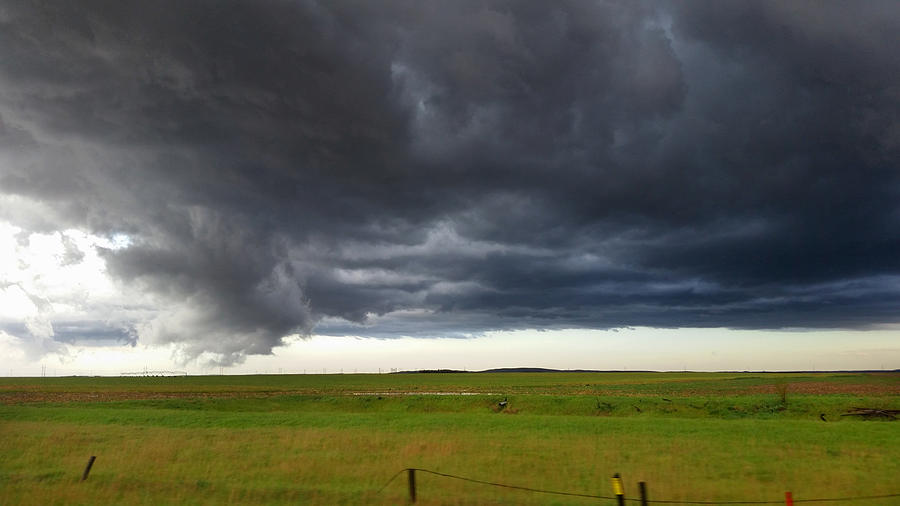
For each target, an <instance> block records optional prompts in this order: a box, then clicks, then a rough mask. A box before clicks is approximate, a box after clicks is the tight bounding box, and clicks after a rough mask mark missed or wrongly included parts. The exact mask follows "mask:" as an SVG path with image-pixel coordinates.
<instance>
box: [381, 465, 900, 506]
mask: <svg viewBox="0 0 900 506" xmlns="http://www.w3.org/2000/svg"><path fill="white" fill-rule="evenodd" d="M409 471H416V472H420V473H428V474H433V475H435V476H442V477H444V478H451V479H454V480H460V481H467V482H470V483H478V484H479V485H488V486H491V487H499V488H508V489H513V490H524V491H526V492H535V493H538V494H551V495H564V496H570V497H586V498H589V499H611V500H615V499H617V498H616V497H614V496H608V495H593V494H581V493H578V492H562V491H559V490H546V489H540V488H532V487H522V486H519V485H509V484H506V483H496V482H493V481H485V480H477V479H475V478H468V477H465V476H459V475H456V474H448V473H441V472H438V471H432V470H431V469H422V468H419V467H408V468H406V469H401V470H400V471H397V473H396V474H395V475H394V476H392V477H391V479H390V480H388V481H387V483H385V484H384V486H382V487H381V488H380V489H379V490H378V493H379V494H380V493H381V492H383V491H384V489H386V488H387V487H388V485H390V484H391V483H392V482H393V481H394V480H396V479H397V477H398V476H400V475H401V474H403V473H405V472H409ZM893 497H900V493H898V494H884V495H866V496H856V497H834V498H817V499H794V500H793V501H794V503H806V502H809V503H812V502H842V501H865V500H870V499H890V498H893ZM625 500H626V501H629V502H641V499H634V498H625ZM646 502H648V503H656V504H784V500H783V499H782V500H779V501H675V500H663V499H656V500H654V499H646Z"/></svg>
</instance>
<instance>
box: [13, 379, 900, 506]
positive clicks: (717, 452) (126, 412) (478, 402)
mask: <svg viewBox="0 0 900 506" xmlns="http://www.w3.org/2000/svg"><path fill="white" fill-rule="evenodd" d="M859 407H865V408H877V409H900V373H853V372H851V373H689V372H686V373H625V372H622V373H618V372H616V373H612V372H610V373H580V372H579V373H576V372H566V373H416V374H332V375H255V376H184V377H102V378H101V377H67V378H3V379H0V438H2V441H3V444H2V446H0V504H154V505H156V504H250V503H252V504H289V503H291V504H323V505H324V504H329V505H330V504H404V503H406V502H407V501H408V492H407V483H406V476H405V474H403V473H400V474H399V475H398V472H400V471H401V470H403V469H405V468H410V467H415V468H422V469H430V470H434V471H438V472H441V473H447V474H452V475H458V476H463V477H469V478H473V479H476V480H483V481H490V482H497V483H503V484H508V485H514V486H521V487H529V488H535V489H542V490H551V491H561V492H569V493H576V494H585V495H602V496H609V495H612V489H611V486H610V480H609V478H610V476H611V475H612V474H613V473H621V475H622V477H623V479H624V484H625V492H626V495H627V496H628V497H629V498H635V497H637V483H638V482H639V481H644V482H646V483H647V485H648V491H649V497H650V499H651V500H670V501H709V502H713V503H715V502H726V501H775V502H778V501H781V500H783V497H784V492H785V491H792V493H793V496H794V498H795V499H801V500H802V499H817V498H846V497H860V496H876V495H888V494H900V484H898V482H897V479H896V477H897V476H900V422H896V421H891V420H890V419H889V418H886V417H876V418H874V419H866V418H864V417H860V416H846V413H848V412H850V411H851V410H853V409H854V408H859ZM91 455H95V456H96V457H97V459H96V462H95V464H94V466H93V468H92V469H91V472H90V475H89V477H88V479H87V480H86V481H83V482H82V481H81V477H82V472H83V471H84V467H85V464H86V463H87V460H88V457H89V456H91ZM392 478H394V479H393V480H392ZM385 485H386V486H385ZM417 499H418V501H417V504H613V501H609V500H598V499H591V498H584V497H576V496H564V495H554V494H543V493H537V492H528V491H522V490H515V489H509V488H501V487H493V486H488V485H483V484H478V483H472V482H466V481H462V480H457V479H453V478H447V477H442V476H436V475H431V474H427V473H421V472H420V473H417ZM845 503H853V504H857V503H858V504H866V505H873V506H874V505H888V504H893V505H896V504H900V497H892V498H882V499H868V500H858V501H849V500H843V501H838V502H832V503H830V504H845ZM825 504H829V503H825Z"/></svg>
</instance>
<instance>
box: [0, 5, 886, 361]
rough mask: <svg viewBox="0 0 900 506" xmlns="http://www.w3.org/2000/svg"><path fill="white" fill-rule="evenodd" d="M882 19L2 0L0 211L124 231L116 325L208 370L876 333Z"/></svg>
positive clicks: (694, 8)
mask: <svg viewBox="0 0 900 506" xmlns="http://www.w3.org/2000/svg"><path fill="white" fill-rule="evenodd" d="M898 31H900V6H898V4H897V3H896V2H893V1H884V2H877V1H872V2H861V3H855V4H852V5H851V4H847V3H842V2H825V3H823V2H808V3H806V2H788V3H785V2H775V1H773V2H740V3H738V2H727V3H726V2H718V1H711V2H690V3H686V4H677V5H669V4H663V3H642V2H583V1H573V2H551V3H548V2H527V1H525V2H522V1H510V2H502V1H496V2H423V1H409V2H404V1H391V2H315V1H296V2H280V1H265V2H250V1H246V2H223V1H215V2H166V1H154V2H122V1H110V2H91V1H88V2H79V3H78V4H77V6H76V5H75V4H71V3H67V2H17V1H10V2H4V4H3V6H2V7H0V220H4V221H7V222H9V223H12V224H15V225H16V226H18V227H21V228H22V229H23V230H26V231H44V232H46V231H56V230H68V229H78V230H84V231H87V232H89V233H91V234H95V235H97V236H100V237H110V238H113V237H118V238H122V237H124V238H127V241H126V242H125V243H124V246H123V247H119V248H106V249H101V251H100V254H101V256H102V257H103V258H104V259H105V261H106V266H107V269H108V270H109V272H110V274H111V275H112V276H114V278H115V279H117V280H119V282H121V284H122V285H123V286H127V287H128V288H129V290H133V291H135V292H140V293H143V294H145V295H147V296H148V297H150V299H152V301H153V302H152V304H151V303H148V304H149V306H148V307H146V308H144V309H145V311H143V312H141V313H140V314H141V317H140V318H137V317H134V316H133V315H134V313H129V314H130V315H132V316H131V317H129V318H130V319H128V321H127V326H128V327H129V328H130V329H131V332H132V334H133V335H135V336H139V337H140V339H143V340H146V341H147V342H155V343H176V344H178V345H179V346H181V347H182V349H183V351H184V353H185V356H186V357H188V358H192V357H196V356H198V355H200V354H201V353H204V352H207V353H210V354H212V356H213V357H214V360H215V361H219V362H221V363H230V362H234V361H239V360H241V358H242V357H243V356H244V355H245V354H251V353H268V352H270V351H271V349H272V348H273V347H274V346H277V345H278V344H279V343H280V342H281V339H282V338H283V337H284V336H286V335H289V334H294V333H299V334H301V335H307V334H309V333H311V332H313V331H315V332H319V333H331V334H352V335H361V336H391V335H415V336H423V337H430V336H456V335H470V334H477V333H479V332H483V331H485V330H491V329H514V328H573V327H585V328H609V327H620V326H637V325H646V326H662V327H685V326H689V327H698V326H699V327H709V326H725V327H734V328H782V327H806V328H866V327H869V326H873V325H878V324H885V323H897V322H898V320H900V167H898V160H900V117H898V111H900V106H898V104H900V58H898V57H897V53H896V49H895V48H896V45H897V33H898ZM79 254H81V255H82V257H83V253H80V252H79V251H78V250H77V249H76V250H74V251H73V252H72V255H71V258H70V257H69V256H67V257H66V258H67V259H69V260H67V261H71V262H76V263H77V262H78V261H80V257H78V255H79ZM0 281H2V280H0ZM104 318H105V317H104V316H100V315H98V318H97V320H98V321H103V320H104ZM57 323H58V325H57V326H58V328H64V327H65V325H64V323H65V322H57ZM100 327H102V325H100V324H98V328H100ZM79 328H80V329H81V330H80V332H85V330H84V328H83V325H82V326H81V327H79ZM57 335H58V336H59V338H60V339H65V335H64V333H60V332H59V331H57Z"/></svg>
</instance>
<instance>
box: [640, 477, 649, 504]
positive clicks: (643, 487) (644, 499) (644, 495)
mask: <svg viewBox="0 0 900 506" xmlns="http://www.w3.org/2000/svg"><path fill="white" fill-rule="evenodd" d="M638 488H639V489H640V491H641V506H647V483H646V482H643V481H639V482H638Z"/></svg>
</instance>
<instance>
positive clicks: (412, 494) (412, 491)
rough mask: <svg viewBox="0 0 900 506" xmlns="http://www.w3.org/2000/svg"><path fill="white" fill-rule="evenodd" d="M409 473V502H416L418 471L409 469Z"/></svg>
mask: <svg viewBox="0 0 900 506" xmlns="http://www.w3.org/2000/svg"><path fill="white" fill-rule="evenodd" d="M407 471H408V472H409V502H410V503H415V502H416V470H415V469H407Z"/></svg>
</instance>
